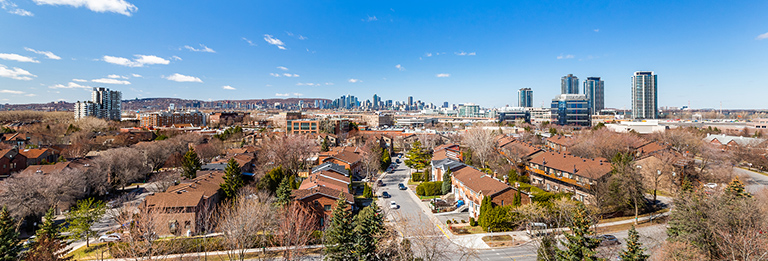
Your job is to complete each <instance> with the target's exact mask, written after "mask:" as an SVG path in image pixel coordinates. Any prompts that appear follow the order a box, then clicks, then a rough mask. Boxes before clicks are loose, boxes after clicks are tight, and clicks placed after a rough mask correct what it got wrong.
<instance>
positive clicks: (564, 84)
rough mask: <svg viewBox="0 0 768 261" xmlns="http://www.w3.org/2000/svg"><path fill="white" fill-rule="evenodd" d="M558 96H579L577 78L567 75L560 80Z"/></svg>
mask: <svg viewBox="0 0 768 261" xmlns="http://www.w3.org/2000/svg"><path fill="white" fill-rule="evenodd" d="M560 94H579V77H576V76H573V74H568V75H566V76H563V78H560Z"/></svg>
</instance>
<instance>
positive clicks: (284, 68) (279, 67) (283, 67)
mask: <svg viewBox="0 0 768 261" xmlns="http://www.w3.org/2000/svg"><path fill="white" fill-rule="evenodd" d="M277 69H280V70H283V71H287V70H288V68H286V67H285V66H278V67H277Z"/></svg>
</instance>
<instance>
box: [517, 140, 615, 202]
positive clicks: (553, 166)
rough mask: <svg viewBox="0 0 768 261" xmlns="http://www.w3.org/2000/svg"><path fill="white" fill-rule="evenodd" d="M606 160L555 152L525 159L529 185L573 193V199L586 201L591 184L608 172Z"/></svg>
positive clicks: (588, 199) (590, 196)
mask: <svg viewBox="0 0 768 261" xmlns="http://www.w3.org/2000/svg"><path fill="white" fill-rule="evenodd" d="M611 169H612V168H611V163H610V162H608V160H606V159H602V158H598V159H585V158H581V157H576V156H572V155H568V154H561V153H556V152H544V153H539V154H537V155H536V156H534V157H533V158H531V159H530V160H529V162H528V166H526V170H527V171H528V174H529V175H530V177H531V184H533V185H536V186H538V187H541V188H542V189H544V190H546V191H553V192H568V193H573V199H575V200H578V201H582V202H587V203H589V202H590V201H591V200H592V196H593V194H592V192H591V191H590V188H591V185H593V184H595V182H599V181H602V180H603V178H605V177H607V176H608V175H609V174H610V173H611Z"/></svg>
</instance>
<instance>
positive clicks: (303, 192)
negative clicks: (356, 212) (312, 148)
mask: <svg viewBox="0 0 768 261" xmlns="http://www.w3.org/2000/svg"><path fill="white" fill-rule="evenodd" d="M349 184H350V180H349V177H346V176H344V175H341V174H338V173H336V172H333V171H328V170H322V171H318V172H315V173H313V174H310V175H309V177H307V179H305V180H304V181H302V182H301V186H300V187H299V189H297V190H294V191H293V197H294V199H295V200H297V201H299V202H301V203H303V204H304V205H305V206H308V207H309V208H310V209H312V211H313V212H315V214H317V216H318V217H319V218H318V227H320V228H321V229H324V228H325V226H326V225H327V223H328V221H329V220H330V219H331V214H332V212H333V209H334V208H335V207H336V203H337V202H338V200H339V199H340V198H342V199H343V200H344V201H346V203H347V204H349V205H348V208H349V209H353V208H354V205H355V197H354V196H353V195H352V194H350V193H349Z"/></svg>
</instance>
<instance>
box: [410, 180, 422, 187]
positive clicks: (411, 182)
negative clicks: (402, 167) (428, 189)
mask: <svg viewBox="0 0 768 261" xmlns="http://www.w3.org/2000/svg"><path fill="white" fill-rule="evenodd" d="M419 184H421V181H413V180H411V179H408V185H413V186H418V185H419Z"/></svg>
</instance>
